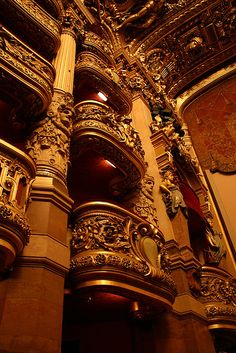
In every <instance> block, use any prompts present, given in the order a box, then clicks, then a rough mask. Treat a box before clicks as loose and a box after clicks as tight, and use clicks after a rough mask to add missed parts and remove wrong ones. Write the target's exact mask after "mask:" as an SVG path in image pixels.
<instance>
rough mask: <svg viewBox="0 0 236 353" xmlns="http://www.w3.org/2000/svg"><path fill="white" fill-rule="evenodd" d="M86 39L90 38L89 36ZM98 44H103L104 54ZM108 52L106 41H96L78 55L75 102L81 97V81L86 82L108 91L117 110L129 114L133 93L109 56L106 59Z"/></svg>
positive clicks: (110, 99)
mask: <svg viewBox="0 0 236 353" xmlns="http://www.w3.org/2000/svg"><path fill="white" fill-rule="evenodd" d="M86 39H88V36H87V37H86ZM86 39H85V43H86ZM90 39H91V37H90ZM101 43H102V44H101ZM98 45H103V49H102V48H101V47H100V50H103V55H102V54H101V51H100V52H98V51H97V48H98ZM94 51H95V53H96V54H95V53H94ZM108 52H109V48H108V46H107V47H104V42H101V41H100V42H99V43H96V44H95V43H94V45H93V46H92V47H91V42H90V47H87V45H86V51H82V52H80V53H79V54H78V55H77V57H76V65H75V90H74V92H75V102H77V101H78V100H79V98H80V97H79V95H78V97H77V94H76V92H77V91H78V92H79V91H80V90H81V88H80V85H81V82H86V84H87V83H89V85H90V86H91V87H96V89H98V90H99V91H101V92H104V93H106V95H107V96H109V101H110V103H111V104H112V106H113V107H114V108H115V110H116V111H117V112H119V113H120V114H129V113H130V111H131V109H132V96H131V93H130V91H129V90H128V88H127V85H126V84H125V83H124V81H123V79H122V78H121V77H120V76H119V75H118V73H117V71H116V69H115V67H114V65H112V63H111V62H110V61H109V60H108V58H107V59H106V60H105V59H104V56H105V54H106V55H107V53H108ZM77 98H78V99H77Z"/></svg>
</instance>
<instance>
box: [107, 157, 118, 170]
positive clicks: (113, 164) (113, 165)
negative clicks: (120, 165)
mask: <svg viewBox="0 0 236 353" xmlns="http://www.w3.org/2000/svg"><path fill="white" fill-rule="evenodd" d="M105 161H106V162H107V163H108V164H110V165H111V166H112V167H113V168H116V166H115V165H114V164H113V163H111V162H110V161H108V160H107V159H105Z"/></svg>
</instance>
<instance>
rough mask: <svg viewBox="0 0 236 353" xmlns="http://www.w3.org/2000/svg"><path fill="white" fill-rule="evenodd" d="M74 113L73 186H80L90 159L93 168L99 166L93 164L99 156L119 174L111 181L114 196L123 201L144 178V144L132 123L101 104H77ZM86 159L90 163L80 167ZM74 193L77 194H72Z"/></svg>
mask: <svg viewBox="0 0 236 353" xmlns="http://www.w3.org/2000/svg"><path fill="white" fill-rule="evenodd" d="M75 109H76V117H75V121H74V126H73V137H72V143H71V146H72V149H71V159H72V172H73V176H72V179H73V182H72V183H71V184H72V185H74V186H76V185H78V180H77V178H79V177H80V176H79V174H81V173H83V169H84V168H85V167H86V166H85V165H86V164H89V159H90V160H91V158H92V160H91V163H90V164H93V165H95V163H98V162H96V161H95V160H94V156H95V155H99V156H101V157H103V158H104V160H105V161H108V162H110V163H111V164H112V165H113V171H114V170H116V173H114V172H113V175H112V178H111V179H112V180H110V181H109V188H110V191H111V193H112V194H113V195H114V196H117V197H121V196H124V195H125V194H127V193H128V192H131V191H133V190H134V189H135V188H136V186H137V183H138V182H139V181H140V179H141V178H142V177H143V176H144V174H145V170H146V165H145V161H144V158H143V157H144V151H143V149H142V146H141V141H140V138H139V135H138V133H137V132H136V131H135V129H134V128H133V127H132V125H131V119H130V118H129V117H128V116H123V115H119V114H117V113H115V112H114V111H113V109H112V108H110V107H109V106H108V105H105V104H103V103H100V102H98V101H84V102H81V103H78V104H77V105H76V107H75ZM85 155H86V156H87V161H83V163H82V164H81V159H83V158H84V157H83V156H85ZM79 165H80V166H81V167H80V168H79V167H78V166H79ZM77 172H78V173H77ZM76 173H77V174H78V175H77V174H76ZM91 173H92V172H91ZM93 179H94V178H93ZM100 188H101V185H100ZM75 193H76V190H75V191H74V193H73V194H75ZM95 199H96V198H95ZM106 199H107V197H106ZM81 201H82V200H80V202H81Z"/></svg>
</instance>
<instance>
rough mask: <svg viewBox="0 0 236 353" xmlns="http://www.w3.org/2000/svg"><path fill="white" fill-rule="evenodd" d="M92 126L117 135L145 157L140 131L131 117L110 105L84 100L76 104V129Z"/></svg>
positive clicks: (132, 150) (127, 145) (122, 141)
mask: <svg viewBox="0 0 236 353" xmlns="http://www.w3.org/2000/svg"><path fill="white" fill-rule="evenodd" d="M84 127H91V128H95V129H99V130H102V131H104V132H105V133H106V134H109V135H111V136H112V137H115V138H116V140H118V141H119V142H120V143H122V144H123V145H125V147H126V148H128V150H129V151H130V152H132V153H134V154H135V155H137V157H138V158H140V159H143V157H144V150H143V148H142V144H141V140H140V137H139V135H138V132H137V131H136V130H135V129H134V128H133V127H132V125H131V118H130V117H128V116H126V115H125V116H121V115H118V114H115V113H114V112H113V111H112V109H110V108H109V107H108V106H106V105H104V104H102V103H99V102H95V101H84V102H82V103H80V104H78V105H77V106H76V118H75V125H74V128H75V130H76V131H77V130H79V129H83V128H84Z"/></svg>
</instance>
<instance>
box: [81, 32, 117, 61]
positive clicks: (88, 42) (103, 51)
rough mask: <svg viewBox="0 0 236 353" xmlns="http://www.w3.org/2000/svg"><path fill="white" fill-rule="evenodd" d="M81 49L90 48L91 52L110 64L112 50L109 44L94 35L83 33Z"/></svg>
mask: <svg viewBox="0 0 236 353" xmlns="http://www.w3.org/2000/svg"><path fill="white" fill-rule="evenodd" d="M82 48H83V49H85V50H86V49H87V50H88V51H89V48H91V49H90V50H91V52H96V53H98V56H102V57H103V58H104V59H105V60H108V62H110V63H111V62H112V55H113V48H112V46H111V45H110V43H109V42H107V41H106V40H105V39H103V38H101V37H100V36H98V35H97V34H96V33H93V32H88V31H85V33H84V40H83V47H82Z"/></svg>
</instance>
